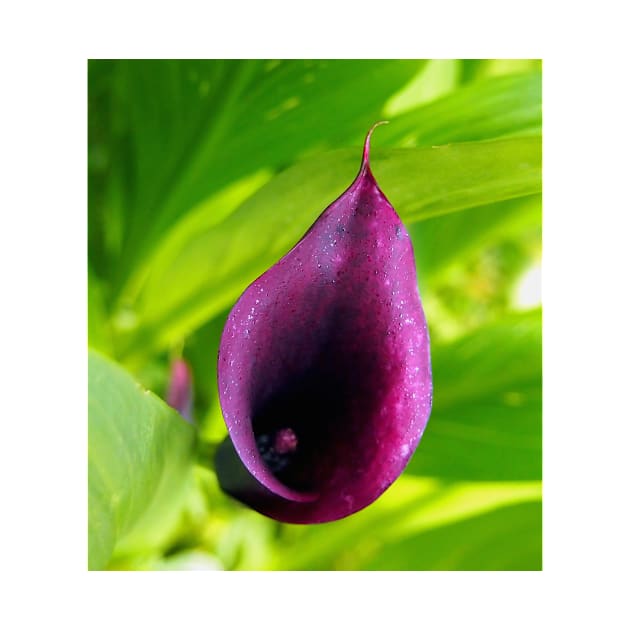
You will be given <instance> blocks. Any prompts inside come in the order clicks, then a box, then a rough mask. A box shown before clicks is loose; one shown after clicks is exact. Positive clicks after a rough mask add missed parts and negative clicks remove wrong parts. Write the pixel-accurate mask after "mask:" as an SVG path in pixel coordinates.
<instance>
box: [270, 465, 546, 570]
mask: <svg viewBox="0 0 630 630" xmlns="http://www.w3.org/2000/svg"><path fill="white" fill-rule="evenodd" d="M540 497H541V484H540V482H500V483H497V482H475V483H452V482H446V483H445V482H442V481H439V480H436V479H430V478H413V477H402V478H401V479H399V480H398V481H397V482H396V483H395V484H394V485H393V486H392V488H391V489H390V490H388V491H387V492H386V493H385V494H384V495H383V497H381V499H380V500H379V501H377V502H376V503H374V504H373V505H371V506H370V507H368V508H366V509H365V510H363V511H362V512H359V513H357V514H355V515H353V516H350V517H348V518H346V519H344V520H342V521H337V522H334V523H326V524H324V525H319V526H317V527H316V528H308V529H302V528H299V527H296V526H285V528H284V530H283V532H284V538H283V539H282V540H281V541H280V542H279V547H278V550H277V552H276V558H275V563H274V565H273V566H272V567H270V568H280V567H282V568H284V569H289V570H331V569H334V570H346V569H347V570H357V569H363V568H365V567H367V566H369V565H370V563H373V562H374V563H378V559H379V557H380V556H381V554H387V553H388V551H387V550H388V548H389V546H390V545H394V546H395V545H396V544H397V541H408V540H413V539H414V538H417V537H421V536H423V535H426V536H427V537H432V536H436V537H438V538H439V537H440V536H441V534H440V532H443V531H450V529H451V528H455V529H458V528H460V529H463V531H465V530H466V523H467V522H468V521H469V520H471V519H475V518H477V517H481V516H482V515H487V516H488V517H489V518H490V517H491V515H492V514H493V513H494V512H495V511H497V510H500V509H501V508H507V507H508V506H518V505H522V504H528V503H530V502H534V501H539V500H540ZM531 537H533V538H534V540H539V538H540V528H538V529H537V530H536V528H534V527H532V528H531V531H530V532H528V535H527V536H526V537H524V538H523V539H521V540H515V541H513V545H512V547H513V550H514V552H515V553H516V554H518V553H519V551H520V550H522V549H523V548H525V547H528V546H529V545H530V542H531ZM421 544H422V543H419V546H421ZM447 544H448V542H447ZM451 544H452V543H451ZM462 546H463V547H464V548H465V547H466V545H465V542H464V541H459V540H458V541H457V542H456V544H454V545H453V544H452V548H453V549H455V548H458V549H461V548H462ZM471 546H474V542H471ZM539 547H540V546H539V545H538V559H539V558H540V548H539ZM413 551H416V550H413ZM427 552H428V550H427ZM442 553H444V554H445V555H446V553H447V549H444V547H442ZM438 555H439V554H438ZM428 560H430V561H435V556H434V554H432V555H431V558H430V559H428ZM445 560H446V558H445ZM478 560H479V558H477V559H476V560H475V559H474V558H473V559H472V561H471V563H469V564H468V565H467V566H466V567H465V568H468V569H471V570H476V569H482V568H491V567H492V566H493V565H494V566H495V567H497V568H498V567H499V566H504V565H505V559H502V558H501V557H500V555H499V554H498V553H497V554H491V555H490V556H489V557H488V558H486V559H485V561H483V562H479V564H478V565H477V564H476V561H478ZM385 562H386V560H385ZM402 564H403V566H401V567H400V568H405V569H413V570H420V569H425V568H430V567H427V561H425V559H424V558H423V552H422V551H420V553H413V555H409V557H408V558H407V559H406V560H405V561H404V562H403V563H402Z"/></svg>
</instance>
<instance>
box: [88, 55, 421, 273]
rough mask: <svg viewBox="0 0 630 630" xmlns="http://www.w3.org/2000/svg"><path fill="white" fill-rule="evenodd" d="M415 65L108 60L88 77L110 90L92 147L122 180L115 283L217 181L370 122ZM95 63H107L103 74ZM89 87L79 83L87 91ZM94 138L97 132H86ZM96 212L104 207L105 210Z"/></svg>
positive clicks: (323, 144)
mask: <svg viewBox="0 0 630 630" xmlns="http://www.w3.org/2000/svg"><path fill="white" fill-rule="evenodd" d="M423 63H424V62H423V61H416V60H336V61H329V60H313V61H309V60H283V61H266V60H259V59H255V60H200V61H199V60H193V61H191V60H119V61H116V62H108V61H102V62H96V63H93V64H91V65H90V72H91V73H92V74H94V75H96V76H97V78H100V79H102V80H105V79H107V80H108V81H109V83H110V85H111V89H110V92H111V99H110V102H108V103H106V104H105V105H103V106H102V107H101V108H100V109H99V110H97V111H99V112H102V116H103V117H104V119H105V122H104V125H109V127H111V129H112V130H113V135H114V137H115V141H114V142H112V144H111V145H109V146H106V147H104V149H103V153H105V154H108V160H107V161H108V163H109V164H111V168H112V169H113V171H121V172H123V173H124V174H125V176H126V178H127V193H126V200H127V208H126V212H125V225H124V240H123V243H122V251H121V252H120V256H119V257H115V258H114V259H113V260H112V264H116V265H117V281H118V283H119V284H121V283H122V282H123V281H126V279H127V278H128V275H129V273H131V272H132V271H133V270H134V268H135V267H136V265H137V264H138V262H139V261H140V260H142V259H143V258H144V256H145V255H146V254H147V253H148V252H149V251H150V250H151V249H152V247H153V245H154V244H155V243H156V242H157V241H158V240H159V238H160V237H161V235H163V234H164V233H165V232H166V231H167V229H168V228H169V227H170V225H172V224H173V222H175V221H176V220H177V219H178V218H180V217H181V216H183V215H184V214H185V213H186V212H187V211H188V210H190V209H191V208H193V207H195V206H197V205H198V204H200V203H202V202H203V201H204V200H205V199H207V198H208V197H209V196H210V195H212V194H214V193H215V192H217V191H219V190H221V189H223V188H224V187H225V186H227V185H228V184H230V183H232V182H234V181H237V180H240V179H241V178H243V177H247V176H251V175H253V174H254V173H256V172H258V171H260V170H261V169H277V168H279V167H282V166H285V165H286V164H290V163H291V162H293V161H294V159H295V158H296V157H297V156H298V155H303V154H304V153H306V152H308V151H309V150H313V149H317V150H320V151H321V150H322V149H325V148H330V147H334V146H339V145H340V144H344V143H346V144H347V143H348V142H349V141H352V140H353V139H354V138H356V137H357V136H358V135H359V134H362V133H365V130H366V129H367V128H369V126H370V125H371V124H372V123H373V122H374V121H375V120H376V119H377V118H378V117H379V115H380V112H381V111H382V108H383V105H384V103H385V101H386V100H387V99H388V98H389V97H390V95H391V94H392V92H395V91H397V90H398V89H400V88H401V87H402V86H404V85H405V84H406V83H407V82H408V81H409V80H410V79H411V78H412V77H413V76H414V75H415V74H416V73H417V71H418V69H419V68H420V67H421V66H422V64H423ZM103 64H113V69H112V71H111V72H109V73H106V72H103V71H102V68H101V66H102V65H103ZM97 83H98V82H97V81H93V82H91V84H97ZM94 137H96V138H98V137H99V136H98V134H96V133H95V134H94ZM106 211H107V209H106V208H105V209H104V212H106Z"/></svg>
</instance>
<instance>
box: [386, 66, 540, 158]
mask: <svg viewBox="0 0 630 630" xmlns="http://www.w3.org/2000/svg"><path fill="white" fill-rule="evenodd" d="M541 128H542V75H541V73H540V72H531V73H526V74H516V75H507V76H499V77H490V78H486V79H482V80H480V81H476V82H474V83H471V84H469V85H467V86H465V87H463V88H461V89H459V90H455V91H452V92H450V93H449V94H447V95H446V96H444V97H443V98H440V99H438V100H436V101H432V102H430V103H427V104H425V105H422V106H420V107H417V108H415V109H412V110H410V111H408V112H405V113H404V114H402V115H400V116H398V117H397V118H396V119H395V120H393V121H392V124H391V125H389V126H387V127H385V128H384V129H383V130H382V132H381V130H380V129H379V133H380V135H381V138H380V143H381V145H382V146H406V147H408V146H431V145H436V144H442V143H446V142H469V141H472V140H486V139H490V138H497V137H499V136H514V135H517V134H520V135H524V134H525V135H533V134H536V133H540V132H541Z"/></svg>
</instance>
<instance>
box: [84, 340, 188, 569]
mask: <svg viewBox="0 0 630 630" xmlns="http://www.w3.org/2000/svg"><path fill="white" fill-rule="evenodd" d="M88 402H89V409H88V411H89V434H88V465H89V475H88V488H89V496H88V499H89V500H88V509H89V528H88V543H89V545H88V546H89V554H88V566H89V568H90V569H102V568H104V567H105V566H106V565H107V562H108V561H109V559H110V557H111V555H112V553H113V551H114V549H115V547H116V546H117V545H118V546H121V545H122V546H125V545H127V546H128V547H129V546H131V547H133V546H136V547H138V546H139V547H142V546H151V545H152V544H157V542H158V541H159V540H160V539H161V537H162V536H163V535H164V533H165V531H166V530H167V529H168V527H169V526H170V525H171V524H172V522H173V519H174V518H175V517H176V516H177V506H178V504H179V502H180V501H181V499H182V496H183V495H182V492H183V490H184V488H185V485H186V482H187V479H188V475H189V473H190V470H191V463H192V446H193V443H194V437H195V431H194V428H193V427H192V426H191V425H190V424H188V423H187V422H186V421H184V419H183V418H182V417H181V416H179V415H178V414H177V413H176V412H175V411H173V410H172V409H171V408H170V407H168V406H167V405H166V403H164V402H163V401H161V400H160V399H159V398H157V397H156V396H154V395H153V394H151V393H150V392H147V391H144V390H143V389H142V388H141V387H140V386H138V385H137V384H136V383H135V382H134V381H133V379H132V378H131V377H130V376H129V375H128V374H127V373H126V372H125V371H123V370H122V369H121V368H120V367H118V366H117V365H116V364H114V363H112V362H111V361H109V360H107V359H105V358H104V357H102V356H100V355H99V354H97V353H95V352H90V355H89V385H88Z"/></svg>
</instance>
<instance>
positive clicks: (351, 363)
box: [216, 123, 432, 523]
mask: <svg viewBox="0 0 630 630" xmlns="http://www.w3.org/2000/svg"><path fill="white" fill-rule="evenodd" d="M377 124H379V123H377ZM376 126H377V125H374V127H376ZM374 127H372V129H371V130H370V132H369V133H368V135H367V137H366V140H365V146H364V150H363V161H362V164H361V169H360V171H359V174H358V175H357V177H356V179H355V180H354V182H353V183H352V185H351V186H350V187H349V188H348V189H347V190H346V191H345V192H344V193H343V194H342V195H341V196H340V197H339V198H338V199H337V200H336V201H334V202H333V203H332V204H331V205H330V206H328V208H326V210H324V212H323V213H322V214H321V216H320V217H319V218H318V219H317V221H316V222H315V223H314V224H313V226H312V227H311V228H310V229H309V230H308V232H307V233H306V234H305V235H304V236H303V237H302V239H301V240H300V241H299V242H298V243H297V245H295V247H294V248H293V249H292V250H291V251H290V252H289V253H288V254H286V255H285V256H284V257H283V258H282V259H281V260H280V261H278V262H277V263H276V264H275V265H274V266H273V267H271V268H270V269H269V270H268V271H267V272H265V273H264V274H263V275H262V276H260V277H259V278H258V279H257V280H256V281H255V282H253V283H252V284H251V285H250V286H249V287H248V288H247V289H246V290H245V292H244V293H243V295H241V297H240V299H239V300H238V302H237V303H236V305H235V306H234V308H233V309H232V311H231V312H230V315H229V316H228V319H227V322H226V324H225V328H224V330H223V335H222V338H221V344H220V347H219V362H218V385H219V397H220V403H221V408H222V410H223V415H224V418H225V422H226V424H227V427H228V430H229V437H228V438H227V439H226V440H225V442H223V444H222V445H221V446H220V447H219V449H218V451H217V455H216V469H217V474H218V478H219V483H220V485H221V487H222V488H223V490H224V491H225V492H227V493H228V494H230V495H231V496H233V497H234V498H236V499H238V500H239V501H241V502H242V503H245V504H246V505H248V506H250V507H251V508H253V509H254V510H256V511H258V512H260V513H262V514H265V515H267V516H269V517H271V518H274V519H276V520H279V521H284V522H289V523H322V522H326V521H332V520H336V519H340V518H343V517H345V516H348V515H349V514H352V513H354V512H357V511H358V510H361V509H362V508H364V507H366V506H367V505H369V504H370V503H372V502H373V501H374V500H375V499H376V498H378V497H379V496H380V495H381V494H382V493H383V492H384V491H385V490H386V489H387V488H388V487H389V486H390V485H391V484H392V483H393V482H394V481H395V480H396V479H397V478H398V476H399V475H400V474H401V473H402V471H403V469H404V468H405V466H406V464H407V462H408V461H409V459H410V457H411V455H412V454H413V452H414V450H415V448H416V446H417V445H418V442H419V440H420V438H421V436H422V433H423V431H424V429H425V426H426V424H427V420H428V418H429V414H430V411H431V399H432V381H431V362H430V355H429V336H428V331H427V325H426V320H425V317H424V313H423V310H422V305H421V302H420V296H419V294H418V284H417V278H416V268H415V262H414V257H413V249H412V245H411V240H410V239H409V235H408V233H407V230H406V229H405V227H404V225H403V224H402V223H401V221H400V218H399V217H398V215H397V214H396V212H395V210H394V208H393V207H392V206H391V204H390V203H389V201H388V200H387V199H386V198H385V195H384V194H383V193H382V191H381V190H380V188H379V187H378V185H377V183H376V180H375V179H374V176H373V175H372V172H371V170H370V165H369V151H370V136H371V134H372V131H373V129H374Z"/></svg>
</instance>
